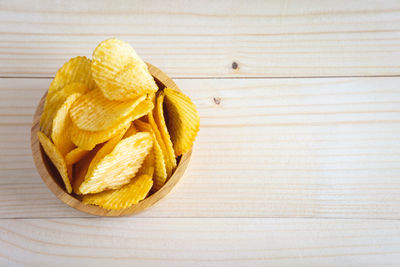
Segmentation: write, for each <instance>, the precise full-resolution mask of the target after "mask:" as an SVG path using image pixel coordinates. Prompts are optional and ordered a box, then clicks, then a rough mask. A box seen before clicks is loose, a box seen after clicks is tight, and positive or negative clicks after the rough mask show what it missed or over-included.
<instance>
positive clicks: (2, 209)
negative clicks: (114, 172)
mask: <svg viewBox="0 0 400 267" xmlns="http://www.w3.org/2000/svg"><path fill="white" fill-rule="evenodd" d="M113 36H115V37H118V38H121V39H123V40H126V41H128V42H130V43H131V44H132V45H133V46H134V48H135V49H136V50H137V52H138V53H139V54H140V55H141V56H142V58H143V59H144V60H146V61H148V62H150V63H152V64H154V65H156V66H157V67H159V68H160V69H162V70H164V71H165V72H166V73H167V74H169V75H170V76H171V77H173V78H174V80H175V81H176V83H177V84H178V86H179V87H180V88H181V89H182V90H183V91H184V92H186V93H187V94H188V95H189V96H190V97H191V98H192V99H193V101H194V102H195V104H196V105H197V107H198V110H199V113H200V117H201V130H200V133H199V136H198V138H197V140H196V144H195V147H194V151H193V156H192V159H191V163H190V166H189V168H188V171H187V173H186V175H185V177H184V178H183V179H182V181H181V182H180V183H179V185H178V186H177V187H176V188H175V189H174V190H173V191H172V193H171V194H170V195H169V196H168V197H167V198H166V199H165V200H163V201H162V202H160V203H159V204H158V205H157V206H155V207H154V208H152V209H151V210H148V211H146V212H143V213H141V214H139V215H137V216H134V217H125V218H114V219H110V218H95V217H91V216H89V215H86V214H83V213H80V212H78V211H76V210H73V209H71V208H69V207H68V206H66V205H65V204H63V203H61V202H60V201H59V200H58V199H56V197H55V196H54V195H52V193H51V192H50V191H49V190H48V189H47V188H46V186H45V185H44V184H43V183H42V181H41V179H40V177H39V176H38V174H37V172H36V170H35V167H34V164H33V161H32V157H31V152H30V144H29V140H30V138H29V134H30V132H29V131H30V126H31V121H32V116H33V112H34V109H35V107H36V105H37V103H38V101H39V99H40V97H41V96H42V94H43V93H44V92H45V91H46V90H47V87H48V85H49V84H50V81H51V78H52V77H53V75H54V73H55V72H56V70H57V69H58V68H59V67H60V66H61V65H62V64H63V62H64V61H66V60H68V58H70V57H73V56H76V55H87V56H90V54H91V51H92V50H93V49H94V48H95V46H96V44H97V43H98V42H100V41H101V40H103V39H106V38H109V37H113ZM233 62H236V64H237V68H233V65H235V64H233ZM399 134H400V2H399V1H311V0H308V1H306V0H297V1H273V0H271V1H265V0H264V1H263V0H260V1H173V2H172V1H171V2H168V3H167V2H166V1H106V0H104V1H94V0H93V1H65V2H63V1H50V0H49V1H11V0H4V1H0V152H1V153H0V266H15V265H32V266H55V265H58V266H60V265H61V266H63V265H66V266H71V265H72V264H80V265H81V266H93V265H97V266H105V265H114V266H118V265H125V266H132V265H133V264H143V265H149V266H154V265H170V266H195V265H199V266H228V265H234V266H255V265H260V266H266V265H268V266H321V265H324V266H399V265H400V135H399Z"/></svg>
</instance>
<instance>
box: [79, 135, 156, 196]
mask: <svg viewBox="0 0 400 267" xmlns="http://www.w3.org/2000/svg"><path fill="white" fill-rule="evenodd" d="M152 146H153V140H152V138H151V135H150V134H149V133H137V134H135V135H133V136H131V137H128V138H125V139H122V140H121V141H120V142H119V143H118V144H117V145H116V146H115V148H114V149H113V151H112V152H111V153H109V154H108V155H106V156H105V157H104V158H102V159H101V160H100V161H99V162H98V163H97V164H96V166H94V167H93V168H91V167H89V170H88V172H87V173H86V177H85V180H84V181H83V183H82V184H81V185H80V186H79V191H80V192H81V193H82V194H93V193H98V192H101V191H104V190H107V189H117V188H120V187H121V186H123V185H124V184H126V183H129V181H130V180H131V179H132V178H133V177H134V176H135V174H136V173H137V171H138V170H139V168H140V167H141V165H142V163H143V160H144V159H145V157H146V156H147V154H148V153H149V152H150V150H151V148H152ZM129 153H131V154H129ZM117 167H118V168H117ZM120 170H122V171H120ZM116 171H117V172H116ZM110 172H111V174H110ZM113 172H116V173H113ZM110 177H112V178H110Z"/></svg>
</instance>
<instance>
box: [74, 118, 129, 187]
mask: <svg viewBox="0 0 400 267" xmlns="http://www.w3.org/2000/svg"><path fill="white" fill-rule="evenodd" d="M128 127H129V125H126V127H125V128H123V129H121V130H120V131H119V132H118V133H117V134H116V135H115V136H114V137H113V138H111V139H110V140H108V141H107V142H106V143H104V144H103V145H101V146H99V147H97V149H96V153H95V154H94V155H92V156H90V162H89V163H84V164H83V165H82V166H81V170H80V173H79V178H78V179H79V180H78V181H77V182H76V184H78V183H79V185H80V184H82V182H83V181H84V180H85V176H86V173H88V172H90V171H92V169H93V168H94V167H96V165H97V164H98V163H99V162H100V160H102V159H103V158H104V157H105V156H107V155H108V154H109V153H111V151H113V149H114V148H115V146H116V145H117V144H118V142H119V141H121V139H122V137H123V136H124V135H125V133H126V131H127V130H128ZM83 174H85V175H83ZM74 192H75V193H76V194H81V192H80V191H79V187H77V185H75V186H74Z"/></svg>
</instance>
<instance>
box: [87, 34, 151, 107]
mask: <svg viewBox="0 0 400 267" xmlns="http://www.w3.org/2000/svg"><path fill="white" fill-rule="evenodd" d="M92 58H93V63H92V66H91V68H92V75H93V79H94V80H95V81H96V83H97V85H98V86H99V88H100V89H101V91H102V92H103V94H104V96H105V97H106V98H108V99H110V100H126V99H129V98H135V97H137V96H138V95H141V94H144V93H147V92H155V91H157V90H158V87H157V85H156V83H155V81H154V79H153V77H152V76H151V74H150V73H149V72H148V68H147V65H146V64H145V63H144V62H143V60H141V59H140V57H139V56H138V55H137V54H136V52H135V50H134V49H133V48H132V46H130V45H129V44H128V43H126V42H123V41H121V40H118V39H114V38H113V39H108V40H105V41H103V42H101V43H100V44H99V45H98V46H97V47H96V49H95V50H94V52H93V55H92Z"/></svg>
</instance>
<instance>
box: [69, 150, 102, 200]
mask: <svg viewBox="0 0 400 267" xmlns="http://www.w3.org/2000/svg"><path fill="white" fill-rule="evenodd" d="M102 147H103V144H101V145H98V146H96V147H95V148H94V149H93V150H91V151H89V153H87V154H86V155H85V156H84V157H83V158H82V159H81V160H79V161H78V162H77V163H76V164H75V165H74V179H73V180H72V187H73V190H74V192H75V194H80V191H79V187H80V186H81V184H82V183H83V181H84V180H85V176H86V173H87V171H88V169H89V166H90V163H91V162H92V160H93V158H94V157H95V156H96V154H97V152H98V151H99V150H100V149H101V148H102Z"/></svg>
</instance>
